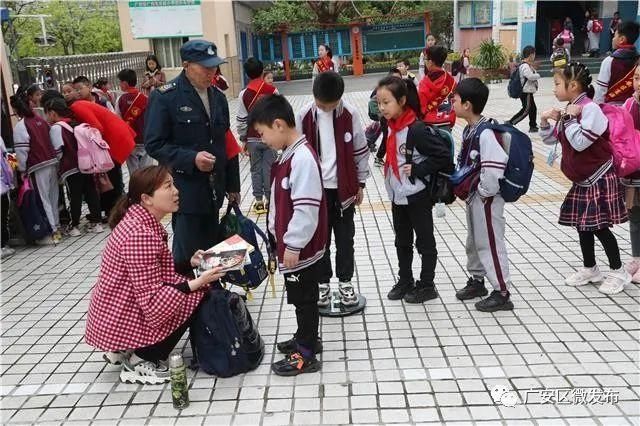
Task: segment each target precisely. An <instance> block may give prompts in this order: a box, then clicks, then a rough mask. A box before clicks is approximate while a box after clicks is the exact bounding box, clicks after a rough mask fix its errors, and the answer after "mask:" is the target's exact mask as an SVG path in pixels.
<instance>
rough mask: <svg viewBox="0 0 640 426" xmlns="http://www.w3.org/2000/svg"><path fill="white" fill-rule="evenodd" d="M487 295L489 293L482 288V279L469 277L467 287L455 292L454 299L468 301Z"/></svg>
mask: <svg viewBox="0 0 640 426" xmlns="http://www.w3.org/2000/svg"><path fill="white" fill-rule="evenodd" d="M487 294H489V291H488V290H487V289H486V288H485V286H484V279H478V278H474V277H469V280H468V281H467V285H466V286H465V287H464V288H463V289H462V290H458V291H457V292H456V298H457V299H458V300H469V299H475V298H476V297H482V296H486V295H487Z"/></svg>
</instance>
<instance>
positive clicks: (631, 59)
mask: <svg viewBox="0 0 640 426" xmlns="http://www.w3.org/2000/svg"><path fill="white" fill-rule="evenodd" d="M639 28H640V25H639V24H638V23H637V22H633V21H626V22H622V23H621V24H619V25H618V29H617V30H616V32H615V34H614V36H613V39H612V41H611V43H612V45H613V49H614V52H613V53H612V54H611V55H609V56H607V57H606V58H604V60H603V61H602V64H601V65H600V73H599V74H598V80H597V81H596V84H595V89H596V93H595V96H594V97H593V101H594V102H595V103H598V104H601V103H612V104H615V105H622V104H623V103H624V102H625V101H626V100H627V99H629V98H630V97H631V95H633V73H634V72H635V68H636V66H637V63H638V56H639V55H638V51H637V50H636V46H635V42H636V40H638V31H639Z"/></svg>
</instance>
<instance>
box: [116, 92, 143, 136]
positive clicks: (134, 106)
mask: <svg viewBox="0 0 640 426" xmlns="http://www.w3.org/2000/svg"><path fill="white" fill-rule="evenodd" d="M126 93H128V94H131V95H135V97H134V98H133V101H131V104H130V105H129V108H127V110H126V111H125V112H124V113H123V114H122V119H123V120H124V121H126V122H127V123H128V124H129V125H130V126H132V127H133V125H134V123H135V122H136V120H137V119H138V118H139V117H140V116H141V115H142V114H143V113H144V110H145V109H146V108H147V97H146V96H145V95H143V94H142V93H140V91H139V90H138V89H136V88H135V87H129V88H128V89H127V91H126Z"/></svg>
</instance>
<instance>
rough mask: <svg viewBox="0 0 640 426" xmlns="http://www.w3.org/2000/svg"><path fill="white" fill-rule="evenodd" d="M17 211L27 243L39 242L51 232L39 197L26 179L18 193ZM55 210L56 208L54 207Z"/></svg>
mask: <svg viewBox="0 0 640 426" xmlns="http://www.w3.org/2000/svg"><path fill="white" fill-rule="evenodd" d="M17 206H18V211H19V212H20V220H21V222H22V226H23V228H24V233H25V238H26V239H27V240H28V241H29V242H34V241H37V240H41V239H43V238H45V237H46V236H48V235H51V233H52V232H53V231H52V229H51V225H50V224H49V219H47V214H46V213H45V211H44V207H43V206H42V200H40V195H39V194H38V192H37V191H36V190H35V189H34V188H33V186H32V185H31V180H30V178H29V177H27V178H26V179H25V180H24V182H23V183H22V186H21V187H20V190H19V191H18V202H17ZM54 207H55V208H57V207H58V206H54Z"/></svg>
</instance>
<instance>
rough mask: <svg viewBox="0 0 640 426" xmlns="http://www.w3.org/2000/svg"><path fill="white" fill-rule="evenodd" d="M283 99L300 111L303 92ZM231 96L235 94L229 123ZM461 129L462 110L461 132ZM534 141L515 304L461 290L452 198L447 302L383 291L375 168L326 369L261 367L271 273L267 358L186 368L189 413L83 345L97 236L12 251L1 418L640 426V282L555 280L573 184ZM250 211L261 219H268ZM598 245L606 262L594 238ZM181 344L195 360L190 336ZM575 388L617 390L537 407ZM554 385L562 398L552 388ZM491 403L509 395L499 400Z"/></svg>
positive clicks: (5, 299) (262, 291)
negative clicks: (254, 364) (244, 370)
mask: <svg viewBox="0 0 640 426" xmlns="http://www.w3.org/2000/svg"><path fill="white" fill-rule="evenodd" d="M373 86H375V79H372V84H371V88H369V89H367V90H362V91H358V92H350V93H347V94H346V95H345V98H346V99H347V100H348V101H349V102H351V103H353V104H355V105H357V106H358V108H359V110H360V112H361V114H362V118H363V120H366V122H368V118H367V117H366V102H367V100H368V96H369V94H370V92H371V90H372V89H373ZM347 87H348V88H349V87H350V86H349V84H348V83H347ZM358 87H360V85H359V86H358ZM541 87H543V93H542V94H541V95H540V96H539V97H537V98H536V102H537V103H538V110H539V112H541V111H543V110H544V109H545V108H548V107H549V106H551V105H553V104H555V102H554V99H553V97H552V95H551V93H550V88H551V80H550V79H543V81H542V83H541ZM299 90H302V88H299ZM308 90H309V92H310V83H309V89H308ZM282 91H283V92H285V93H286V91H285V90H282ZM288 96H289V94H288ZM289 99H290V101H291V103H292V104H293V107H294V110H298V109H299V108H300V107H301V106H302V105H303V104H304V103H306V102H308V101H309V100H310V99H311V97H310V96H309V95H301V94H296V95H291V96H289ZM236 102H237V101H233V102H231V103H230V109H231V113H232V117H234V113H235V110H236V109H237V103H236ZM519 106H520V103H519V101H516V100H511V99H508V98H507V96H506V82H505V83H503V84H502V85H494V86H492V87H491V98H490V101H489V104H488V107H487V115H488V116H493V117H495V118H497V119H499V120H500V121H503V120H506V119H507V118H509V117H510V116H511V115H512V114H513V113H514V112H515V110H516V109H519ZM524 124H526V123H522V125H523V127H522V128H523V129H524ZM461 130H462V123H461V122H459V123H458V125H457V126H456V128H455V131H454V135H455V138H456V141H457V142H458V141H459V137H460V133H461ZM534 141H535V146H536V153H537V154H538V158H537V159H536V171H535V173H534V179H533V183H532V186H531V189H530V192H529V194H528V195H527V196H526V197H525V198H524V199H523V200H522V201H521V202H518V203H514V204H511V205H508V207H507V209H506V217H507V224H508V227H507V233H506V238H507V246H508V250H509V254H510V260H511V274H512V280H513V283H514V286H513V290H512V300H513V303H514V305H515V310H514V311H513V312H500V313H496V314H485V313H480V312H477V311H476V310H475V309H474V307H473V302H474V301H469V302H467V303H463V302H459V301H457V299H455V296H454V293H455V290H456V289H459V288H461V287H462V286H464V285H465V283H466V279H467V278H466V274H465V270H464V267H465V251H464V241H465V237H466V229H465V228H466V225H465V214H464V206H463V204H462V203H461V202H456V203H454V204H452V205H451V206H449V208H448V209H447V216H446V217H445V218H443V219H440V218H436V219H435V229H436V240H437V247H438V253H439V261H438V266H437V269H436V285H437V288H438V291H439V293H440V298H439V299H436V300H433V301H430V302H427V303H425V304H424V305H417V306H415V305H406V304H404V302H397V301H393V302H392V301H389V300H387V299H386V293H387V292H388V291H389V289H390V288H391V286H392V285H393V284H394V279H395V271H396V269H397V266H396V265H397V259H396V255H395V248H394V245H393V229H392V226H391V209H390V204H389V202H388V201H387V196H386V193H385V190H384V185H383V179H382V174H381V170H380V169H378V168H373V167H372V178H371V179H370V180H369V181H368V182H367V189H366V195H365V201H364V203H363V204H362V206H361V207H360V209H359V211H358V214H357V215H356V237H355V238H356V245H357V249H356V276H355V278H354V284H355V286H356V287H357V290H358V291H359V292H360V293H362V294H363V295H364V296H365V297H366V298H367V300H368V305H367V308H366V310H365V311H364V313H363V314H358V315H354V316H351V317H346V318H342V319H340V318H337V319H335V318H322V320H321V334H322V338H323V341H324V352H323V353H322V354H321V359H322V361H323V368H322V371H321V372H320V373H314V374H305V375H302V376H298V377H295V378H283V377H278V376H275V375H274V374H272V373H271V371H270V368H269V366H270V363H271V362H273V361H274V360H275V359H278V358H279V356H280V355H279V354H277V353H276V350H275V342H276V341H278V340H283V339H288V338H289V337H290V336H291V334H292V333H293V331H294V330H295V317H294V313H293V309H292V308H291V307H289V306H288V305H286V303H285V300H284V299H283V297H282V296H283V280H282V277H280V276H278V277H277V278H276V288H277V295H276V297H274V296H273V295H272V294H271V290H270V288H269V286H267V285H263V286H262V287H260V288H259V289H258V290H257V291H256V292H255V295H254V300H253V301H251V302H249V309H250V311H251V314H252V315H253V318H254V320H255V321H256V322H257V324H258V328H259V330H260V333H261V334H262V337H263V338H264V340H265V343H266V350H267V353H266V355H265V358H264V361H263V364H262V365H261V366H260V367H259V368H258V369H257V370H255V371H253V372H251V373H249V374H246V375H241V376H237V377H233V378H229V379H216V378H214V377H210V376H207V375H206V374H204V373H202V372H197V373H195V374H194V373H190V376H189V377H190V378H189V380H190V386H191V388H190V393H189V396H190V398H191V405H190V406H189V407H188V408H187V409H185V410H183V411H178V410H174V409H173V406H172V404H171V394H170V386H169V385H168V384H167V385H163V386H142V385H130V384H122V383H119V381H118V374H119V369H117V368H115V367H111V366H108V365H105V363H104V362H103V361H102V358H101V353H99V352H94V351H93V350H92V348H91V347H89V346H88V345H86V344H85V343H84V342H83V333H84V325H85V315H86V310H87V307H88V301H89V297H90V291H91V288H92V286H93V284H94V282H95V280H96V277H97V275H98V272H99V271H98V268H99V263H100V254H101V250H102V247H103V245H104V243H105V241H106V238H107V233H106V232H105V233H103V234H98V235H94V234H91V235H84V236H82V237H79V238H75V239H73V238H69V239H65V240H64V242H63V243H62V244H60V245H59V246H57V247H36V248H33V247H30V248H19V249H18V253H17V254H16V255H15V256H13V257H11V258H9V259H8V260H6V261H3V262H2V311H1V312H2V323H1V324H2V337H1V339H2V340H1V342H2V357H1V365H2V376H1V377H0V380H1V383H2V386H1V387H0V391H1V395H2V396H3V397H2V401H1V403H0V404H1V407H2V410H1V419H2V420H1V421H2V423H3V424H6V423H11V424H18V423H39V424H61V423H65V424H105V425H106V424H116V423H117V422H119V424H123V425H125V424H127V425H140V424H149V425H159V424H162V425H164V424H179V425H182V424H184V425H195V424H211V425H213V424H215V425H218V424H220V425H223V424H224V425H226V424H243V425H258V424H261V425H272V424H294V425H301V424H321V423H322V424H348V423H358V424H380V423H404V424H409V423H421V424H422V423H424V424H429V423H431V424H442V423H445V422H446V423H447V425H449V424H463V423H464V424H470V423H475V422H478V424H508V425H512V424H520V425H546V424H554V425H555V424H570V425H580V426H582V425H590V424H593V425H598V424H609V425H627V424H636V425H637V424H640V420H639V415H640V405H639V404H638V398H639V395H640V376H639V375H638V373H639V368H638V362H639V361H640V356H639V354H640V351H639V349H640V344H639V341H640V340H639V337H640V336H639V330H640V326H639V324H640V323H639V321H638V320H639V319H640V311H639V309H638V302H639V299H640V291H639V289H638V286H636V285H631V286H629V287H627V289H626V290H625V291H624V292H623V293H621V294H619V295H616V296H613V297H609V296H605V295H603V294H601V293H599V292H598V291H597V288H596V287H595V286H585V287H580V288H570V287H567V286H565V285H564V284H563V279H564V277H565V276H566V275H568V274H569V273H570V272H571V271H573V270H574V269H575V268H576V267H579V266H580V265H581V261H580V258H581V255H580V249H579V245H578V241H577V234H576V232H575V231H574V230H572V229H569V228H565V227H559V226H558V225H557V216H558V212H559V207H560V203H561V202H562V200H563V197H564V195H565V193H566V191H567V189H568V182H567V180H566V179H565V178H564V177H563V176H562V175H561V173H560V171H559V166H558V165H555V167H554V168H551V167H548V166H546V164H544V160H545V159H546V153H547V149H548V148H543V147H542V145H541V143H540V141H539V138H538V137H537V136H534ZM241 174H242V193H243V196H244V199H243V204H242V207H243V210H244V211H247V210H248V209H249V206H250V203H251V201H252V200H251V190H250V189H251V188H250V186H251V185H250V175H249V164H248V161H247V160H246V159H243V160H242V163H241ZM254 218H255V217H254ZM258 223H259V224H260V225H261V226H263V227H264V225H265V223H264V217H261V218H259V220H258ZM166 224H167V230H168V231H169V233H171V227H170V226H169V221H167V222H166ZM613 231H614V233H615V235H616V237H617V238H618V242H619V244H620V247H621V250H622V258H623V261H624V260H626V259H628V258H629V256H630V245H629V229H628V225H626V224H625V225H623V226H618V227H615V228H614V229H613ZM597 255H598V263H599V264H600V266H601V267H603V269H605V270H606V269H607V268H606V265H607V261H606V257H605V255H604V253H603V251H602V250H601V249H600V247H599V246H598V249H597ZM414 264H416V266H417V256H416V261H415V262H414ZM416 273H417V271H416ZM179 347H181V348H184V351H185V356H186V357H190V352H191V350H190V347H189V345H188V344H187V343H186V341H185V340H184V339H183V340H182V341H181V343H180V344H179ZM496 385H499V386H504V387H505V389H506V390H508V391H515V394H514V395H509V398H513V402H516V403H517V404H516V405H515V406H514V407H509V406H506V405H504V404H501V403H500V402H497V403H496V402H494V399H493V397H492V395H493V396H495V397H499V396H500V395H498V394H496V393H495V392H493V393H492V390H493V389H494V387H495V386H496ZM570 388H573V389H576V390H574V391H573V393H572V397H576V395H583V394H585V393H589V392H590V394H591V395H592V397H593V395H594V393H595V394H596V395H600V396H602V393H603V392H604V389H611V392H610V393H608V394H607V396H612V395H616V396H617V398H618V401H617V402H615V403H613V404H610V403H603V404H595V403H591V404H584V403H577V404H571V403H567V402H566V401H565V402H564V403H557V402H552V403H544V402H545V399H544V398H547V399H546V401H548V397H549V395H550V394H551V395H552V397H553V398H555V399H558V397H560V396H562V395H563V394H564V393H566V391H568V390H569V389H570ZM544 389H547V391H546V392H544V391H542V390H544ZM558 389H565V392H564V393H563V394H560V395H559V394H557V392H558V391H557V390H558ZM589 389H595V390H591V391H589ZM531 390H533V391H531ZM498 399H500V398H498ZM525 400H527V402H528V403H527V404H524V403H523V402H525ZM501 401H502V402H503V403H507V404H510V402H509V400H508V399H507V398H502V399H501ZM578 402H580V401H578ZM456 422H461V423H456Z"/></svg>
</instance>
